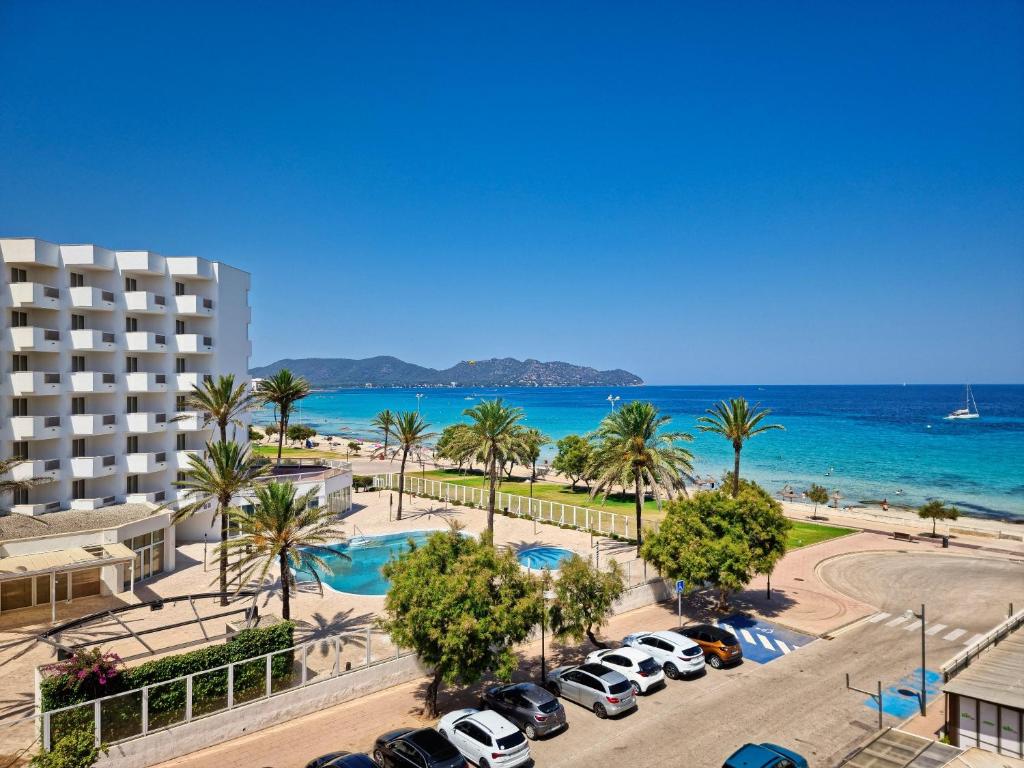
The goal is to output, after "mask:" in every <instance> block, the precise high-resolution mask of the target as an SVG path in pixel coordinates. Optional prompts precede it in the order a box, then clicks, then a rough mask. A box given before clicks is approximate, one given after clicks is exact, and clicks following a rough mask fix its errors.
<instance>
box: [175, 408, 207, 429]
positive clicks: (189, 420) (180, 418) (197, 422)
mask: <svg viewBox="0 0 1024 768" xmlns="http://www.w3.org/2000/svg"><path fill="white" fill-rule="evenodd" d="M174 418H175V421H174V427H175V429H177V430H178V431H179V432H198V431H199V430H201V429H206V427H205V426H204V425H203V420H204V418H205V414H204V413H202V412H200V411H179V412H178V413H176V414H175V415H174Z"/></svg>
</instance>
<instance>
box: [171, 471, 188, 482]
mask: <svg viewBox="0 0 1024 768" xmlns="http://www.w3.org/2000/svg"><path fill="white" fill-rule="evenodd" d="M187 477H188V474H187V473H186V472H178V473H177V474H176V475H175V476H174V478H175V481H176V482H179V483H184V482H185V480H186V479H187Z"/></svg>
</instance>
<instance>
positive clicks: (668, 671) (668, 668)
mask: <svg viewBox="0 0 1024 768" xmlns="http://www.w3.org/2000/svg"><path fill="white" fill-rule="evenodd" d="M665 677H667V678H668V679H669V680H678V679H679V670H678V669H676V665H675V664H666V665H665Z"/></svg>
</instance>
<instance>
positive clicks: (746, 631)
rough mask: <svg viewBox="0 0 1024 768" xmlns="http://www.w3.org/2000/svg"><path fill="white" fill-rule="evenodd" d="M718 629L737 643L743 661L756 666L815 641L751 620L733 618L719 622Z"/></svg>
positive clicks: (763, 622) (812, 638) (784, 629)
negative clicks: (741, 651)
mask: <svg viewBox="0 0 1024 768" xmlns="http://www.w3.org/2000/svg"><path fill="white" fill-rule="evenodd" d="M718 626H720V627H721V628H722V629H724V630H726V631H728V632H731V633H732V634H733V635H735V637H736V639H737V640H739V641H740V647H741V648H743V658H744V659H745V660H746V661H753V662H754V663H756V664H767V663H768V662H769V661H774V660H775V659H779V658H782V657H783V656H788V655H789V654H790V653H793V652H794V651H795V650H797V649H798V648H802V647H803V646H805V645H807V644H808V643H809V642H811V641H812V640H814V637H813V636H811V635H804V634H802V633H800V632H794V631H793V630H791V629H786V628H785V627H779V626H777V625H775V624H772V623H771V622H770V621H759V620H758V619H755V618H752V617H750V616H743V615H741V614H735V615H734V616H730V617H729V618H727V619H722V620H721V621H719V622H718Z"/></svg>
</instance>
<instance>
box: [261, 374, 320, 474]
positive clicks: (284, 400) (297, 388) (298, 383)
mask: <svg viewBox="0 0 1024 768" xmlns="http://www.w3.org/2000/svg"><path fill="white" fill-rule="evenodd" d="M257 391H258V395H259V399H260V400H262V401H263V402H264V403H265V404H267V405H269V404H271V403H273V405H274V406H275V408H276V409H277V412H278V414H279V418H278V425H279V427H280V431H279V432H278V433H277V466H281V451H282V449H283V447H284V436H285V433H286V432H287V431H288V417H289V416H290V415H291V411H292V406H293V405H295V403H296V402H298V401H299V400H301V399H302V398H304V397H307V396H308V395H309V392H310V388H309V382H308V381H306V380H305V379H304V378H302V377H301V376H295V375H294V374H292V372H291V371H289V370H288V369H287V368H282V369H281V370H279V371H278V372H277V373H275V374H274V375H273V376H271V377H269V378H266V379H262V380H261V381H260V385H259V389H258V390H257Z"/></svg>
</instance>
